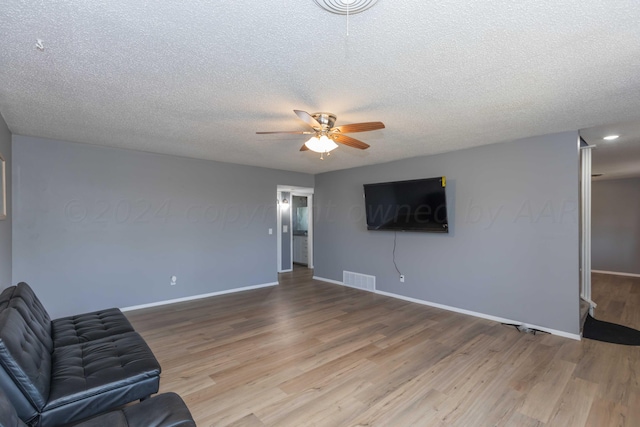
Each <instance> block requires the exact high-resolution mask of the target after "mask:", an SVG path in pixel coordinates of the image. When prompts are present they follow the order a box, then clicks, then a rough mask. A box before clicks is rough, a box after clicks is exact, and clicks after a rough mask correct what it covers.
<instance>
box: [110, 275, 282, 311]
mask: <svg viewBox="0 0 640 427" xmlns="http://www.w3.org/2000/svg"><path fill="white" fill-rule="evenodd" d="M278 284H279V283H278V282H271V283H263V284H261V285H252V286H245V287H243V288H234V289H225V290H224V291H217V292H211V293H208V294H200V295H191V296H188V297H182V298H175V299H170V300H165V301H158V302H151V303H149V304H141V305H132V306H131V307H124V308H121V309H120V310H121V311H133V310H140V309H143V308H151V307H158V306H161V305H168V304H175V303H178V302H185V301H193V300H196V299H202V298H209V297H215V296H218V295H224V294H232V293H235V292H243V291H250V290H252V289H259V288H267V287H269V286H276V285H278Z"/></svg>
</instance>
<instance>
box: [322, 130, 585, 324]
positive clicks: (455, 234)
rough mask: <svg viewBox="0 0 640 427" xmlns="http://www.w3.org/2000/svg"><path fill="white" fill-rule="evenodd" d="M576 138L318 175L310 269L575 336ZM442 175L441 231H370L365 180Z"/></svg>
mask: <svg viewBox="0 0 640 427" xmlns="http://www.w3.org/2000/svg"><path fill="white" fill-rule="evenodd" d="M577 140H578V133H577V132H566V133H561V134H554V135H547V136H541V137H535V138H528V139H524V140H518V141H514V142H509V143H503V144H495V145H490V146H484V147H479V148H473V149H467V150H463V151H457V152H451V153H446V154H441V155H435V156H428V157H419V158H413V159H408V160H401V161H396V162H390V163H386V164H382V165H375V166H367V167H361V168H355V169H348V170H343V171H337V172H330V173H325V174H320V175H316V187H315V199H314V201H315V207H316V208H315V228H314V232H315V233H314V236H315V241H314V244H315V246H314V250H315V272H314V274H315V275H316V276H319V277H324V278H328V279H332V280H338V281H342V272H343V270H349V271H354V272H358V273H364V274H371V275H374V276H376V278H377V281H376V286H377V289H379V290H382V291H387V292H392V293H395V294H399V295H403V296H407V297H413V298H417V299H421V300H425V301H430V302H435V303H440V304H445V305H448V306H452V307H457V308H461V309H466V310H471V311H475V312H478V313H483V314H487V315H493V316H498V317H502V318H507V319H513V320H516V321H520V322H524V323H528V324H533V325H538V326H543V327H547V328H551V329H556V330H559V331H564V332H568V333H572V334H578V333H579V325H578V324H579V320H578V318H579V314H578V304H579V282H578V281H579V267H578V262H579V260H578V251H579V234H578V233H579V227H578V177H579V171H578V144H577ZM440 175H444V176H446V177H447V190H446V191H447V198H448V199H447V204H448V210H449V228H450V232H449V234H430V233H417V232H406V233H402V232H401V233H398V235H397V249H396V261H397V264H398V267H399V269H400V271H401V272H402V273H403V274H404V275H406V282H405V283H400V281H399V277H398V274H397V272H396V270H395V268H394V265H393V262H392V250H393V240H394V233H393V232H384V231H367V230H366V222H365V216H364V201H363V188H362V185H363V184H365V183H375V182H385V181H396V180H406V179H418V178H427V177H435V176H440Z"/></svg>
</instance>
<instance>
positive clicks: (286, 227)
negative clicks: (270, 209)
mask: <svg viewBox="0 0 640 427" xmlns="http://www.w3.org/2000/svg"><path fill="white" fill-rule="evenodd" d="M282 232H283V233H288V232H289V226H288V225H283V226H282Z"/></svg>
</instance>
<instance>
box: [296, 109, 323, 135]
mask: <svg viewBox="0 0 640 427" xmlns="http://www.w3.org/2000/svg"><path fill="white" fill-rule="evenodd" d="M293 112H294V113H296V115H297V116H298V117H300V120H302V121H303V122H305V123H306V124H308V125H309V126H311V127H312V128H314V129H318V130H320V129H322V125H321V124H320V123H318V121H317V120H316V119H314V118H313V117H311V114H309V113H307V112H306V111H302V110H293Z"/></svg>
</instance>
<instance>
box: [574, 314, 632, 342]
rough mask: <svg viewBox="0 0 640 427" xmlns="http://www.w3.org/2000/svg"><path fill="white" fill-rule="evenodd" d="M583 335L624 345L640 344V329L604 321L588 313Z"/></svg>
mask: <svg viewBox="0 0 640 427" xmlns="http://www.w3.org/2000/svg"><path fill="white" fill-rule="evenodd" d="M582 337H583V338H589V339H592V340H597V341H604V342H610V343H614V344H623V345H640V331H639V330H637V329H633V328H629V327H627V326H622V325H618V324H617V323H609V322H603V321H602V320H597V319H594V318H593V317H591V315H589V314H587V320H585V321H584V327H583V328H582Z"/></svg>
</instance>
